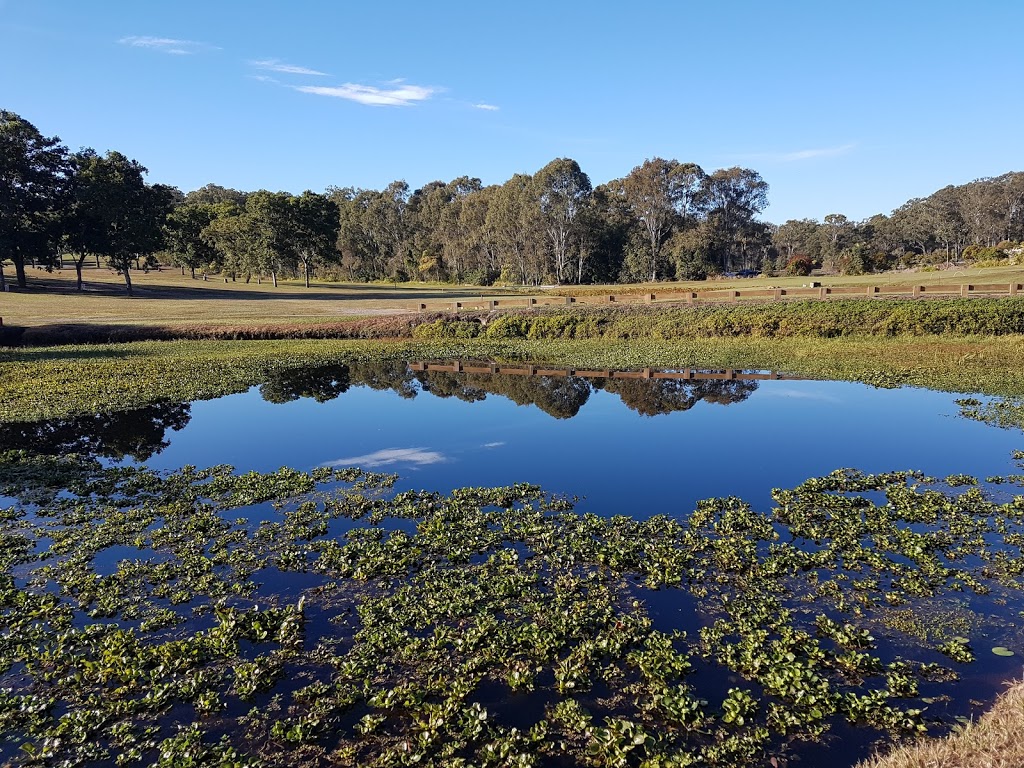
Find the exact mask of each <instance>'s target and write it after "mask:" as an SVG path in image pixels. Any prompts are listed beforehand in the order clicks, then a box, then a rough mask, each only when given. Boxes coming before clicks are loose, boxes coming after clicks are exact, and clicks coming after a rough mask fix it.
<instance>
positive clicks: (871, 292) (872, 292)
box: [868, 285, 881, 296]
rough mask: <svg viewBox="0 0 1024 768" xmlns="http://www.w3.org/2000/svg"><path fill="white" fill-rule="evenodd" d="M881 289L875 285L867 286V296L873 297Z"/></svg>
mask: <svg viewBox="0 0 1024 768" xmlns="http://www.w3.org/2000/svg"><path fill="white" fill-rule="evenodd" d="M880 290H881V289H880V288H879V287H878V286H877V285H871V286H868V296H874V295H875V294H876V293H878V292H879V291H880Z"/></svg>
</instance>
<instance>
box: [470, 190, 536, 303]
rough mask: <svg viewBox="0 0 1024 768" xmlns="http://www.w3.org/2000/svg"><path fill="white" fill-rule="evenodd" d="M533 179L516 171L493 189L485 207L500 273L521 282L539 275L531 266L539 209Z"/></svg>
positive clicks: (488, 228)
mask: <svg viewBox="0 0 1024 768" xmlns="http://www.w3.org/2000/svg"><path fill="white" fill-rule="evenodd" d="M533 190H534V185H533V178H532V177H531V176H528V175H526V174H522V173H517V174H515V175H514V176H513V177H512V178H510V179H509V180H508V181H506V182H505V183H504V184H502V185H501V186H500V187H498V188H497V189H496V190H495V192H494V199H493V200H492V201H491V204H490V206H489V207H488V209H487V216H486V220H485V223H484V225H485V227H486V228H487V231H488V232H489V233H490V238H491V240H492V242H493V243H494V245H495V247H496V249H497V252H498V258H499V259H500V261H501V269H502V272H503V273H505V274H508V275H512V274H515V275H516V277H517V278H519V280H520V282H521V283H522V284H523V285H527V284H529V283H531V282H534V280H533V276H534V275H537V279H538V280H539V277H540V275H539V274H538V272H537V270H535V269H534V266H535V262H536V260H535V259H534V258H533V255H534V254H536V253H538V252H539V250H540V249H539V247H538V239H539V237H540V231H541V229H540V211H539V210H538V209H537V206H536V203H535V200H534V195H533Z"/></svg>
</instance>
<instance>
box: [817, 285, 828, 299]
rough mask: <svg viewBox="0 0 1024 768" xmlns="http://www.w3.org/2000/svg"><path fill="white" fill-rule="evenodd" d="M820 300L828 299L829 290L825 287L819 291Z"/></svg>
mask: <svg viewBox="0 0 1024 768" xmlns="http://www.w3.org/2000/svg"><path fill="white" fill-rule="evenodd" d="M818 298H819V299H827V298H828V288H826V287H825V286H821V287H820V288H819V289H818Z"/></svg>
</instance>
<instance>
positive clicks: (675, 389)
mask: <svg viewBox="0 0 1024 768" xmlns="http://www.w3.org/2000/svg"><path fill="white" fill-rule="evenodd" d="M491 370H498V371H503V372H496V373H491V372H490V371H491ZM763 378H778V377H777V376H775V375H773V374H748V373H743V372H736V371H727V372H695V371H686V372H674V371H651V370H649V369H645V370H644V371H575V370H570V369H557V368H540V367H537V366H534V365H523V366H518V367H515V366H497V365H495V364H492V363H458V362H457V363H449V364H440V363H406V362H403V361H382V360H365V361H358V362H353V363H350V364H347V365H345V364H337V363H335V364H330V365H320V366H314V367H304V368H290V369H282V370H278V371H275V372H273V373H271V374H270V375H269V376H268V378H267V380H266V381H265V382H263V383H262V384H261V385H260V386H259V393H260V396H261V397H262V398H263V400H265V401H266V402H268V403H275V404H284V403H291V402H294V401H297V400H302V399H309V400H314V401H316V402H318V403H326V402H330V401H332V400H334V399H336V398H338V397H340V396H341V395H343V394H345V393H346V392H348V391H349V390H350V389H351V388H352V387H367V388H369V389H373V390H378V391H391V392H394V393H396V394H397V395H399V396H400V397H402V398H405V399H411V398H415V397H416V396H417V395H418V394H419V393H421V392H428V393H430V394H431V395H433V396H435V397H438V398H441V399H448V398H454V399H457V400H461V401H464V402H467V403H475V402H481V401H483V400H485V399H486V398H487V397H488V396H491V395H493V396H500V397H503V398H506V399H507V400H509V401H511V402H513V403H516V404H517V405H533V406H536V407H537V408H539V409H540V410H541V411H543V412H544V413H546V414H548V415H549V416H551V417H553V418H555V419H571V418H573V417H574V416H576V415H578V414H579V412H580V409H581V408H582V407H583V406H584V405H586V403H587V401H588V400H589V399H590V397H591V395H592V394H593V393H594V392H596V391H604V392H608V393H612V394H615V395H617V396H618V397H619V398H620V399H621V400H622V402H623V404H624V405H626V407H628V408H629V409H630V410H632V411H635V412H636V413H638V414H641V415H644V416H656V415H659V414H668V413H673V412H676V411H687V410H689V409H691V408H693V407H694V406H695V405H696V404H697V403H699V402H702V401H703V402H708V403H718V404H721V405H728V404H730V403H738V402H741V401H743V400H746V399H747V398H748V397H749V396H750V395H751V394H752V393H753V392H754V391H756V389H757V386H758V383H757V379H763ZM190 418H191V412H190V406H189V404H188V403H158V404H154V405H149V406H146V407H144V408H138V409H134V410H129V411H122V412H119V413H107V414H90V415H86V416H78V417H75V418H71V419H62V420H55V421H46V422H33V423H14V424H3V425H0V446H2V447H3V448H5V449H26V450H31V451H34V452H37V453H43V454H49V455H61V454H68V453H82V454H89V455H92V456H96V457H102V458H107V459H113V460H121V459H125V458H132V459H134V460H136V461H147V460H148V459H150V458H151V457H153V456H154V455H155V454H158V453H160V452H161V451H162V450H164V449H165V448H166V447H167V446H168V445H169V442H168V439H167V433H168V431H178V430H181V429H183V428H184V427H185V426H186V425H187V424H188V423H189V420H190Z"/></svg>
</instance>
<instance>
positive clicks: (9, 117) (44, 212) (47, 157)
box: [0, 110, 72, 290]
mask: <svg viewBox="0 0 1024 768" xmlns="http://www.w3.org/2000/svg"><path fill="white" fill-rule="evenodd" d="M71 170H72V168H71V162H70V160H69V158H68V152H67V149H66V148H65V147H64V145H62V144H61V143H60V139H59V138H58V137H56V136H52V137H46V136H43V135H42V134H41V133H40V132H39V130H38V129H37V128H36V127H35V126H34V125H32V123H30V122H28V121H27V120H25V119H24V118H22V117H19V116H18V115H16V114H14V113H13V112H8V111H7V110H0V290H6V278H5V277H4V274H3V262H4V261H5V260H10V261H11V262H13V263H14V271H15V276H16V279H17V282H18V285H19V286H21V287H22V288H24V287H25V286H26V279H25V263H26V262H27V261H31V262H34V263H42V264H43V265H45V266H52V265H53V263H54V261H55V256H56V254H57V242H58V240H59V238H60V219H61V211H62V210H63V208H64V206H65V205H66V203H67V198H68V192H69V187H70V177H71Z"/></svg>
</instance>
